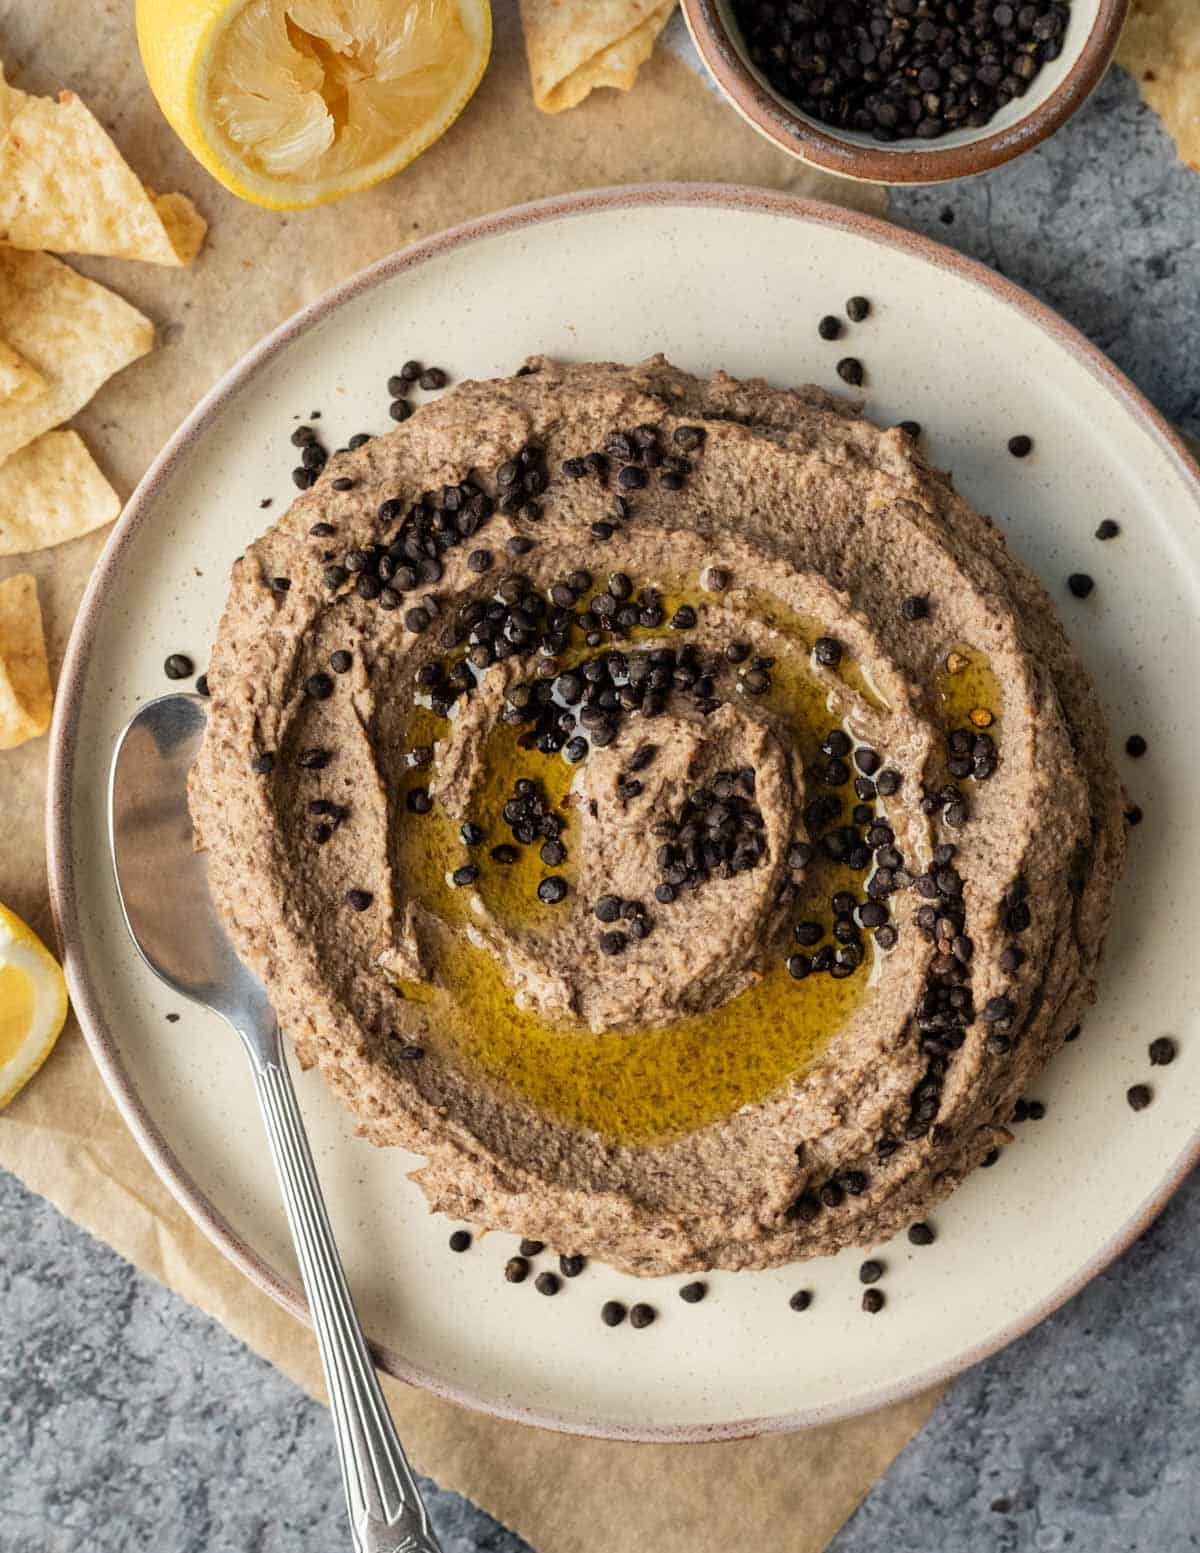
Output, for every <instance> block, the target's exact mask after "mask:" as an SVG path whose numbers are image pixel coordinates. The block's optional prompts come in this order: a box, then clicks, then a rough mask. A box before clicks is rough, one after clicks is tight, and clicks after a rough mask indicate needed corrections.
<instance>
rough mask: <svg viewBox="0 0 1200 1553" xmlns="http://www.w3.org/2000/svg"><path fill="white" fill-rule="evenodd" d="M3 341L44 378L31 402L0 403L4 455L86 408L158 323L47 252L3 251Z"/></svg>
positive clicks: (0, 452) (149, 341) (139, 352)
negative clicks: (42, 391) (38, 392)
mask: <svg viewBox="0 0 1200 1553" xmlns="http://www.w3.org/2000/svg"><path fill="white" fill-rule="evenodd" d="M0 339H4V340H7V341H8V343H9V344H10V345H11V346H13V348H14V349H15V350H17V351H19V352H20V354H21V355H22V356H24V358H25V359H26V361H28V362H30V363H31V364H32V365H33V366H34V367H35V368H36V369H37V370H38V371H39V372H40V373H41V374H42V376H43V378H45V380H46V390H45V392H44V393H42V394H39V395H38V397H37V398H36V399H31V400H29V401H28V403H20V402H15V401H13V400H5V401H3V402H0V459H5V458H8V457H9V456H10V455H11V454H13V453H15V452H16V451H17V449H18V448H23V447H24V446H25V444H26V443H27V442H32V441H33V439H34V438H35V437H40V436H41V434H42V433H43V432H44V431H49V430H50V428H51V427H52V426H57V425H59V424H60V423H61V422H62V421H66V420H70V418H71V416H72V415H74V414H75V412H76V411H77V410H81V409H82V408H83V406H84V405H85V404H86V403H87V402H88V400H89V399H90V398H91V397H92V395H93V394H94V393H95V392H96V390H97V389H98V388H99V387H100V385H101V384H102V383H103V382H105V381H106V380H107V379H108V378H110V377H111V376H112V375H113V373H114V372H119V371H120V370H121V368H122V367H126V366H128V365H129V363H130V362H131V361H136V360H137V358H138V357H139V356H144V355H145V354H146V352H147V351H148V350H149V349H150V348H151V346H152V345H153V344H154V326H153V325H152V324H151V322H150V320H149V319H148V318H143V317H142V315H141V313H139V312H138V311H137V309H136V308H134V307H130V305H129V303H128V302H125V301H123V300H122V299H121V298H120V297H119V296H117V294H116V293H115V292H113V291H109V290H108V289H107V288H106V287H104V286H101V285H98V284H97V283H96V282H95V281H94V280H85V279H84V277H83V276H82V275H77V274H76V273H75V271H74V270H73V269H71V268H70V266H69V265H66V264H63V263H62V261H61V260H60V259H55V258H52V257H51V256H50V255H49V254H48V253H22V252H21V251H20V250H19V249H16V248H0Z"/></svg>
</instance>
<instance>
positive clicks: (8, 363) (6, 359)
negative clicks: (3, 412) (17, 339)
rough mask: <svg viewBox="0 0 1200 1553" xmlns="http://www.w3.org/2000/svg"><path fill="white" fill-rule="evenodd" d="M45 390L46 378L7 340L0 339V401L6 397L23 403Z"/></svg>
mask: <svg viewBox="0 0 1200 1553" xmlns="http://www.w3.org/2000/svg"><path fill="white" fill-rule="evenodd" d="M45 392H46V379H45V378H44V377H43V376H42V374H41V373H40V372H39V371H38V369H37V368H36V367H35V366H33V365H32V364H31V363H30V362H28V361H26V360H25V358H24V356H22V355H21V352H20V351H18V350H14V349H13V348H12V346H11V345H10V344H9V343H8V341H7V340H0V403H3V401H4V400H6V399H13V400H16V401H17V402H18V403H20V404H24V403H25V402H26V401H28V400H30V399H36V398H37V396H38V395H39V394H44V393H45Z"/></svg>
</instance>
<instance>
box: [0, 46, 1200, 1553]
mask: <svg viewBox="0 0 1200 1553" xmlns="http://www.w3.org/2000/svg"><path fill="white" fill-rule="evenodd" d="M893 215H894V216H895V218H896V219H897V220H900V221H902V222H906V223H908V224H910V225H912V226H914V227H916V228H918V229H920V230H922V231H925V232H928V233H930V234H931V235H933V236H936V237H939V238H941V239H943V240H944V241H946V242H949V243H951V244H953V245H954V246H955V247H958V248H961V249H962V250H963V251H964V252H965V253H970V254H974V255H975V256H977V257H979V258H981V259H984V260H985V261H986V262H988V263H989V264H993V265H995V266H996V267H997V268H998V269H1000V270H1002V271H1003V272H1004V273H1005V274H1006V275H1009V276H1010V277H1011V278H1013V279H1014V280H1016V281H1019V282H1020V283H1021V284H1023V285H1025V286H1028V287H1029V288H1030V289H1031V290H1032V291H1034V292H1035V293H1037V294H1038V295H1039V296H1041V297H1042V298H1044V299H1045V300H1046V301H1048V302H1050V303H1052V304H1053V305H1054V306H1055V307H1057V308H1059V309H1060V310H1061V311H1062V312H1063V313H1064V314H1065V315H1066V316H1067V317H1068V318H1069V319H1071V320H1072V321H1073V322H1074V323H1076V324H1077V325H1079V327H1080V328H1082V329H1083V330H1084V331H1085V332H1086V333H1088V334H1089V335H1090V336H1091V337H1092V338H1093V339H1094V340H1096V341H1097V343H1098V344H1100V345H1101V346H1102V347H1103V348H1104V349H1105V350H1106V351H1108V352H1109V353H1110V355H1112V357H1113V358H1114V360H1116V361H1117V362H1118V364H1119V365H1120V366H1122V367H1123V368H1124V369H1125V370H1126V371H1127V372H1128V373H1129V374H1130V375H1131V376H1132V377H1133V379H1134V380H1135V381H1136V382H1137V383H1138V384H1139V385H1140V386H1141V387H1142V388H1143V389H1144V390H1145V391H1146V392H1147V393H1148V394H1149V395H1150V397H1151V398H1152V399H1153V400H1154V401H1155V402H1156V403H1157V404H1158V405H1159V406H1160V407H1161V408H1162V409H1163V410H1164V411H1165V412H1166V413H1167V414H1168V415H1170V416H1172V417H1173V418H1174V419H1175V420H1176V421H1177V422H1178V423H1180V424H1182V425H1183V426H1184V427H1185V428H1186V429H1188V430H1189V431H1191V432H1192V433H1193V434H1194V435H1200V366H1198V365H1197V358H1198V357H1200V176H1198V175H1196V174H1194V173H1189V172H1187V171H1186V170H1185V169H1184V168H1182V167H1181V166H1180V165H1179V164H1178V163H1177V162H1176V161H1175V160H1174V157H1173V155H1172V150H1171V146H1170V143H1169V141H1168V140H1167V137H1166V136H1165V135H1164V133H1163V131H1162V129H1161V127H1160V126H1159V124H1158V122H1157V120H1156V119H1155V118H1154V117H1153V116H1152V115H1151V114H1149V113H1148V112H1146V111H1145V110H1144V109H1142V108H1141V107H1140V106H1139V105H1138V101H1137V94H1136V92H1135V90H1134V88H1133V85H1132V83H1131V82H1130V81H1129V80H1128V78H1126V77H1125V76H1123V75H1121V74H1119V73H1114V74H1113V75H1112V76H1111V77H1110V78H1109V79H1108V81H1107V82H1106V83H1105V84H1104V86H1103V87H1102V88H1101V90H1100V91H1099V93H1098V94H1097V95H1096V97H1095V98H1094V99H1093V101H1092V102H1091V103H1090V104H1089V106H1088V107H1087V109H1086V110H1085V111H1084V112H1083V113H1082V114H1081V115H1080V116H1079V117H1078V118H1077V119H1076V120H1075V121H1074V122H1073V123H1072V124H1071V125H1070V126H1068V128H1067V129H1066V130H1065V131H1064V132H1062V133H1061V134H1060V135H1058V136H1057V137H1056V138H1055V139H1054V140H1053V141H1052V142H1051V143H1050V144H1049V145H1047V146H1045V147H1042V148H1041V149H1040V150H1038V151H1037V152H1035V153H1033V154H1032V155H1030V156H1028V157H1026V158H1024V159H1023V160H1022V161H1020V162H1018V163H1017V164H1015V165H1013V166H1011V167H1008V168H1005V169H1001V170H1000V171H999V172H997V173H995V174H993V175H991V176H990V177H987V178H983V179H979V180H976V181H975V182H972V183H969V184H964V185H958V186H950V187H948V188H943V189H934V190H924V191H915V192H909V193H905V194H900V195H897V196H896V198H895V199H894V201H893ZM1198 1279H1200V1179H1193V1180H1192V1181H1191V1182H1190V1183H1189V1184H1188V1185H1187V1186H1186V1187H1185V1188H1184V1189H1183V1191H1181V1192H1180V1193H1179V1195H1178V1196H1177V1198H1176V1199H1175V1200H1174V1202H1173V1203H1172V1204H1171V1205H1170V1206H1169V1208H1168V1209H1167V1212H1166V1213H1165V1214H1164V1216H1163V1217H1162V1219H1161V1220H1160V1221H1159V1222H1158V1223H1157V1224H1156V1225H1155V1226H1154V1227H1153V1228H1152V1229H1151V1230H1150V1232H1149V1233H1148V1234H1147V1235H1146V1236H1145V1238H1144V1239H1143V1240H1142V1241H1141V1242H1140V1243H1139V1244H1138V1245H1137V1246H1136V1247H1135V1248H1134V1249H1133V1250H1132V1251H1131V1252H1130V1253H1129V1254H1128V1255H1127V1256H1125V1257H1124V1258H1123V1259H1122V1260H1121V1262H1119V1263H1118V1264H1117V1265H1116V1266H1115V1267H1114V1268H1112V1269H1111V1270H1110V1271H1109V1272H1108V1273H1107V1274H1105V1275H1104V1276H1103V1277H1102V1278H1100V1279H1097V1280H1096V1282H1095V1283H1093V1284H1092V1285H1091V1286H1090V1287H1089V1288H1088V1289H1087V1290H1085V1291H1084V1293H1083V1294H1081V1295H1080V1296H1079V1297H1078V1298H1077V1299H1075V1300H1074V1301H1073V1302H1072V1303H1071V1304H1070V1305H1068V1306H1067V1307H1066V1308H1065V1309H1064V1310H1063V1311H1061V1312H1060V1313H1059V1314H1058V1315H1056V1316H1055V1317H1053V1318H1052V1319H1051V1320H1050V1321H1048V1322H1046V1323H1045V1324H1044V1325H1043V1326H1042V1327H1040V1328H1039V1329H1038V1330H1037V1331H1035V1332H1033V1333H1032V1334H1031V1335H1030V1336H1029V1337H1027V1338H1026V1339H1024V1340H1023V1341H1022V1342H1020V1343H1017V1344H1015V1345H1014V1346H1013V1347H1012V1348H1010V1349H1009V1350H1007V1351H1006V1352H1005V1353H1003V1354H1000V1355H998V1356H997V1357H996V1358H994V1359H992V1360H991V1361H990V1362H988V1363H987V1364H984V1365H982V1366H980V1367H979V1368H978V1369H976V1370H974V1371H972V1372H971V1373H970V1374H968V1375H966V1376H964V1377H963V1378H962V1379H961V1380H960V1381H959V1382H958V1383H957V1385H956V1386H955V1388H954V1390H953V1392H952V1393H951V1395H950V1397H949V1399H948V1400H947V1402H946V1403H945V1404H944V1405H943V1407H942V1408H941V1409H940V1410H939V1412H938V1413H937V1414H936V1415H935V1416H934V1418H933V1420H932V1422H931V1423H930V1424H929V1426H928V1427H927V1428H926V1430H925V1431H924V1433H923V1434H922V1435H921V1436H920V1437H919V1438H918V1439H917V1440H916V1441H915V1442H914V1443H913V1444H912V1445H911V1446H910V1447H909V1449H908V1450H907V1451H905V1452H904V1454H903V1455H902V1456H901V1457H900V1458H899V1459H898V1460H897V1461H896V1462H895V1464H894V1465H893V1467H892V1469H891V1471H890V1472H889V1473H888V1474H887V1476H886V1477H885V1478H884V1480H883V1481H882V1482H881V1483H880V1484H878V1485H877V1487H876V1488H875V1490H874V1491H873V1493H872V1494H871V1495H870V1497H869V1498H868V1499H867V1501H866V1503H865V1504H864V1505H863V1507H862V1509H861V1510H860V1511H859V1512H858V1514H857V1515H855V1516H854V1517H853V1519H852V1520H851V1521H850V1522H849V1524H848V1525H847V1526H846V1527H845V1528H844V1530H843V1531H842V1532H841V1534H840V1535H839V1536H838V1537H837V1539H836V1540H835V1542H834V1544H833V1553H876V1550H878V1553H884V1550H887V1553H1027V1550H1028V1553H1051V1550H1056V1549H1076V1550H1079V1553H1129V1550H1136V1553H1183V1550H1187V1549H1191V1548H1197V1547H1200V1424H1198V1423H1197V1419H1198V1418H1200V1348H1198V1345H1197V1342H1196V1337H1195V1333H1196V1316H1195V1302H1194V1296H1193V1290H1194V1288H1195V1286H1196V1283H1197V1280H1198ZM427 1486H428V1490H429V1494H430V1500H431V1504H432V1508H433V1513H434V1516H435V1518H436V1520H437V1524H438V1528H439V1531H440V1532H441V1535H442V1539H443V1543H444V1546H445V1549H446V1553H523V1549H524V1544H522V1543H520V1542H519V1541H518V1540H517V1539H516V1538H514V1537H512V1536H510V1535H509V1534H508V1533H507V1532H505V1531H504V1530H503V1529H502V1528H501V1527H498V1526H497V1525H496V1523H495V1522H494V1521H492V1520H491V1519H490V1518H489V1517H488V1516H486V1515H483V1514H482V1513H480V1512H479V1511H477V1510H476V1509H474V1508H473V1507H472V1506H470V1505H468V1504H466V1503H464V1502H463V1501H462V1500H461V1499H459V1498H457V1497H456V1496H455V1495H452V1494H448V1493H442V1492H440V1491H438V1490H437V1489H436V1488H435V1487H434V1486H433V1485H427ZM345 1546H346V1540H345V1533H344V1529H343V1521H342V1507H341V1501H340V1489H339V1485H338V1480H337V1472H336V1468H335V1465H334V1460H333V1454H332V1450H331V1447H330V1437H329V1430H328V1421H327V1418H326V1416H325V1414H324V1413H323V1411H322V1410H321V1409H320V1408H319V1407H317V1406H316V1405H315V1404H313V1403H312V1402H310V1401H308V1400H307V1398H305V1397H304V1396H302V1395H301V1394H300V1393H299V1392H297V1391H296V1390H295V1388H293V1387H292V1386H291V1385H290V1384H289V1383H288V1382H286V1381H285V1380H283V1379H282V1378H281V1377H280V1376H279V1375H278V1374H277V1373H276V1372H275V1371H273V1370H272V1369H270V1368H269V1367H268V1366H267V1365H265V1364H263V1363H262V1362H261V1361H260V1360H258V1359H257V1358H255V1357H254V1356H253V1355H252V1354H250V1353H249V1352H247V1351H246V1350H245V1349H243V1348H242V1347H241V1346H240V1345H239V1344H238V1343H236V1342H235V1341H234V1340H233V1339H232V1338H231V1337H229V1335H228V1334H227V1333H226V1332H225V1331H224V1330H223V1329H222V1328H221V1327H219V1326H217V1325H216V1324H215V1323H214V1322H212V1321H209V1320H208V1319H207V1318H206V1317H204V1316H201V1315H199V1314H197V1312H195V1311H194V1310H192V1309H190V1308H189V1307H188V1306H187V1305H185V1304H184V1303H183V1302H182V1301H180V1300H178V1299H176V1298H175V1297H174V1296H172V1295H170V1294H168V1293H166V1292H165V1291H163V1290H162V1289H160V1288H159V1287H157V1286H156V1285H155V1284H153V1283H151V1282H149V1281H148V1280H146V1279H144V1278H142V1277H140V1276H139V1275H138V1274H137V1273H135V1272H134V1271H133V1270H132V1269H131V1268H130V1267H128V1266H127V1265H126V1264H125V1263H123V1262H122V1261H121V1260H120V1259H119V1258H118V1257H116V1256H115V1255H114V1254H113V1253H112V1252H110V1251H109V1250H107V1249H106V1248H105V1247H103V1246H101V1245H98V1244H97V1243H96V1242H95V1241H93V1240H91V1239H90V1238H89V1237H88V1236H86V1235H84V1234H83V1233H81V1232H80V1231H78V1230H76V1229H75V1228H74V1227H73V1226H72V1225H70V1224H68V1223H67V1222H66V1221H64V1220H63V1219H62V1218H60V1217H59V1215H58V1214H57V1213H55V1211H54V1210H53V1209H52V1208H50V1207H49V1206H47V1204H45V1203H44V1202H42V1201H40V1200H39V1199H37V1198H35V1197H32V1196H30V1194H28V1193H27V1192H25V1191H24V1190H23V1189H22V1188H21V1187H20V1186H19V1185H18V1184H17V1183H16V1182H14V1181H13V1180H11V1179H10V1178H6V1177H2V1176H0V1553H80V1550H88V1553H141V1550H154V1553H334V1550H335V1549H341V1548H344V1547H345ZM776 1547H777V1548H778V1549H779V1550H781V1553H786V1550H787V1548H788V1530H787V1528H786V1527H781V1528H780V1533H779V1539H778V1542H777V1544H776ZM603 1549H604V1538H603V1533H602V1530H601V1531H599V1532H598V1536H597V1541H596V1553H603ZM647 1553H653V1550H652V1549H648V1550H647ZM697 1553H707V1550H704V1549H702V1548H700V1547H698V1548H697ZM730 1553H742V1550H741V1549H736V1550H730ZM764 1553H773V1550H764Z"/></svg>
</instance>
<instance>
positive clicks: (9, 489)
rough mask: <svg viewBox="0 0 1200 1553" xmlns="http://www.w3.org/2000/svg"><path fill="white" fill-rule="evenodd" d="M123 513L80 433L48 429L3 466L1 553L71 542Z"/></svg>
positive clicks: (0, 466) (0, 471) (0, 480)
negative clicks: (70, 540) (69, 540)
mask: <svg viewBox="0 0 1200 1553" xmlns="http://www.w3.org/2000/svg"><path fill="white" fill-rule="evenodd" d="M120 510H121V502H120V498H119V497H118V496H117V493H116V491H114V490H113V488H112V486H111V485H109V483H108V481H107V480H106V479H105V478H104V476H103V475H102V474H101V472H100V469H99V467H98V466H97V464H96V461H95V459H94V458H93V457H92V455H91V454H90V453H89V452H88V450H87V448H86V447H85V446H84V443H83V438H82V437H81V436H80V435H79V433H78V432H74V431H48V432H47V433H46V434H45V436H42V437H38V438H37V439H36V440H35V441H33V442H30V443H27V444H26V446H25V447H23V448H20V449H18V451H17V452H16V453H14V454H13V455H12V457H11V458H6V459H5V460H4V462H3V463H2V464H0V555H18V554H28V553H29V552H30V551H33V550H45V549H46V548H47V547H48V546H49V545H61V544H65V543H66V541H67V540H68V539H75V538H77V537H78V536H79V535H80V534H87V533H90V532H91V530H92V529H94V528H100V527H101V526H102V525H103V524H105V523H111V522H112V520H113V519H114V518H115V517H116V516H117V514H118V513H119V512H120Z"/></svg>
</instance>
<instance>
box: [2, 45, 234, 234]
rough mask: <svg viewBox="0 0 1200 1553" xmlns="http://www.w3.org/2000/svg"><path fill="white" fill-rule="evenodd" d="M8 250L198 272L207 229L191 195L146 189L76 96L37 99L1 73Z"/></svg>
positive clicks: (4, 223)
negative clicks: (198, 256)
mask: <svg viewBox="0 0 1200 1553" xmlns="http://www.w3.org/2000/svg"><path fill="white" fill-rule="evenodd" d="M0 132H2V133H3V137H4V138H3V140H0V242H5V243H10V244H11V245H12V246H13V247H14V248H49V249H52V250H53V251H54V252H55V253H90V254H102V255H105V256H106V257H109V258H114V259H144V260H146V261H147V262H148V263H150V264H190V263H191V261H192V260H193V259H194V258H195V257H196V254H197V252H198V251H199V248H200V244H201V243H202V242H203V241H204V233H205V231H206V230H207V225H206V223H205V221H204V219H203V217H202V216H201V215H200V214H199V212H198V211H197V210H196V208H195V206H194V205H193V204H192V202H191V200H189V199H188V198H187V197H186V196H185V195H183V194H163V195H157V194H155V193H154V192H153V191H152V190H150V189H147V188H144V187H143V186H142V184H141V183H140V182H139V181H138V179H137V177H136V176H135V175H134V173H133V172H132V171H131V170H130V168H129V166H128V165H127V164H126V162H125V161H124V160H123V158H122V156H121V153H120V152H119V151H118V150H117V148H116V146H115V145H114V144H113V143H112V141H111V140H110V139H109V137H108V135H107V134H106V133H105V130H104V128H103V127H102V125H101V124H100V122H99V120H98V119H97V118H96V117H95V116H94V115H93V114H92V113H91V111H90V110H89V109H88V108H86V107H85V106H84V104H83V103H82V102H80V100H79V98H78V97H76V96H75V94H74V92H62V93H60V94H59V98H58V101H57V102H55V100H54V99H53V98H52V97H31V96H30V95H29V94H28V93H26V92H21V91H18V90H17V89H16V88H15V87H12V86H9V85H8V84H7V82H4V81H3V69H2V67H0Z"/></svg>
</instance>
